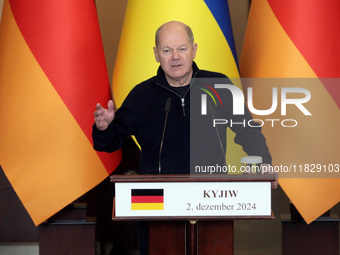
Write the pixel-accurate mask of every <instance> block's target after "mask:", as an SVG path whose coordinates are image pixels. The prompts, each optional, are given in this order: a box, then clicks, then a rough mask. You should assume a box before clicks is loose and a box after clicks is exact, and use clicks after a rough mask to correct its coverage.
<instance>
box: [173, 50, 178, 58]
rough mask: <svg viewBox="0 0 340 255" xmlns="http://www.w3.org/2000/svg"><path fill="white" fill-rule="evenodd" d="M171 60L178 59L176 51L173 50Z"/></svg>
mask: <svg viewBox="0 0 340 255" xmlns="http://www.w3.org/2000/svg"><path fill="white" fill-rule="evenodd" d="M172 58H173V59H178V58H179V53H178V51H177V50H174V51H173V54H172Z"/></svg>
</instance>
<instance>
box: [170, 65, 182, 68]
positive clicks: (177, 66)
mask: <svg viewBox="0 0 340 255" xmlns="http://www.w3.org/2000/svg"><path fill="white" fill-rule="evenodd" d="M181 66H182V65H181V64H177V65H171V67H172V68H179V67H181Z"/></svg>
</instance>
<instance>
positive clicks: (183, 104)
mask: <svg viewBox="0 0 340 255" xmlns="http://www.w3.org/2000/svg"><path fill="white" fill-rule="evenodd" d="M196 75H197V72H196V73H195V75H194V76H193V77H192V79H191V82H190V85H189V88H188V89H187V91H186V92H185V93H184V95H183V97H181V96H180V95H179V94H177V93H176V92H175V91H173V90H171V89H169V88H167V87H165V86H163V85H162V84H160V83H158V82H157V85H158V86H160V87H162V88H164V89H166V90H168V91H170V92H172V93H173V94H175V95H176V96H178V97H179V98H180V99H181V105H182V109H183V116H184V117H185V96H186V95H187V93H188V91H189V90H190V88H191V85H192V84H193V82H194V79H195V77H196Z"/></svg>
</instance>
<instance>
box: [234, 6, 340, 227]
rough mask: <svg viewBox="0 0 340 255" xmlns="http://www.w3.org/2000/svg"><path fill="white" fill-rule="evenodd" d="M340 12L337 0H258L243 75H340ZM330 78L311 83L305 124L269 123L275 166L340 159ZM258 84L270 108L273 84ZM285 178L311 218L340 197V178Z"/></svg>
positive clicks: (339, 98)
mask: <svg viewBox="0 0 340 255" xmlns="http://www.w3.org/2000/svg"><path fill="white" fill-rule="evenodd" d="M339 12H340V2H339V1H332V0H328V1H325V0H312V1H311V0H299V1H294V0H287V1H280V0H267V1H263V0H254V1H252V4H251V9H250V13H249V19H248V27H247V32H246V36H245V41H244V46H243V52H242V57H241V62H240V70H241V76H242V77H244V78H299V79H300V78H313V80H317V79H318V78H337V79H338V78H339V77H340V64H339V63H340V62H339V57H340V48H339V40H340V26H339V23H340V16H339ZM325 81H326V80H325V79H320V82H319V83H315V85H313V86H312V85H311V84H308V85H309V86H307V88H308V90H310V92H311V94H312V100H311V102H310V103H309V106H308V108H309V109H311V112H312V114H313V116H312V117H311V118H304V116H302V115H299V114H295V113H294V114H295V117H294V118H295V119H296V120H297V121H298V123H299V126H298V127H296V128H294V129H287V128H281V129H280V130H279V132H278V131H276V129H274V128H267V127H264V128H263V132H264V135H265V137H266V139H267V142H268V146H269V149H270V152H271V154H272V158H273V165H277V166H279V165H286V166H287V165H290V164H296V165H303V166H304V165H305V164H306V166H308V165H311V164H313V163H315V162H317V164H320V165H323V166H333V165H337V164H338V163H339V150H340V146H339V145H340V139H339V126H340V118H339V116H340V115H339V107H340V87H339V86H334V85H333V86H331V83H330V84H328V82H325ZM309 83H310V82H309ZM333 84H334V83H333ZM256 89H257V91H258V98H259V100H258V105H257V106H258V107H259V109H267V108H264V107H266V106H268V105H270V103H271V102H270V100H271V97H268V96H264V95H265V93H267V92H266V91H268V86H267V87H264V86H262V87H259V86H257V87H256ZM255 97H256V96H255ZM270 117H271V118H273V119H276V117H275V116H274V115H271V116H270ZM279 183H280V186H281V187H282V189H283V190H284V191H285V193H286V194H287V196H288V197H289V199H290V200H291V201H292V203H293V204H294V205H295V207H296V208H297V209H298V211H299V212H300V214H301V215H302V217H303V218H304V219H305V221H306V222H307V223H311V222H312V221H314V220H315V219H316V218H318V217H319V216H320V215H322V214H323V213H324V212H326V211H327V210H329V209H330V208H332V207H333V206H334V205H336V204H337V203H339V201H340V179H339V178H280V180H279Z"/></svg>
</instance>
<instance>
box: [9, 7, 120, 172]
mask: <svg viewBox="0 0 340 255" xmlns="http://www.w3.org/2000/svg"><path fill="white" fill-rule="evenodd" d="M10 4H11V8H12V11H13V14H14V17H15V20H16V22H17V24H18V26H19V28H20V31H21V33H22V35H23V36H24V38H25V40H26V42H27V45H28V46H29V48H30V50H31V51H32V53H33V55H34V57H35V58H36V59H37V61H38V63H39V65H40V66H41V68H42V69H43V70H44V72H45V74H46V76H47V77H48V79H49V80H50V81H51V83H52V85H53V86H54V88H55V89H56V91H57V92H58V94H59V96H60V97H61V98H62V100H63V101H64V103H65V105H66V106H67V108H68V109H69V110H70V112H71V113H72V115H73V116H74V118H75V119H76V121H77V122H78V124H79V126H80V127H81V128H82V130H83V132H84V134H85V135H86V137H87V138H88V139H89V141H90V142H92V138H91V132H92V130H91V127H92V124H93V114H92V113H93V112H94V109H95V105H96V103H97V102H101V103H102V104H103V105H105V104H106V103H107V101H108V100H109V99H110V98H111V91H110V84H109V79H108V74H107V68H106V63H105V56H104V50H103V45H102V41H101V34H100V30H99V22H98V18H97V12H96V7H95V1H93V0H82V1H69V0H58V1H53V2H50V1H27V0H10ZM80 10H86V11H80ZM94 21H95V22H94ZM77 42H79V43H77ZM89 49H91V50H89ZM98 155H99V157H100V158H101V160H102V162H103V164H104V165H105V167H106V169H107V171H108V173H111V172H112V171H113V170H114V169H115V168H116V167H117V165H118V164H119V161H120V155H121V153H120V152H117V153H114V154H108V153H100V152H98Z"/></svg>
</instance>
